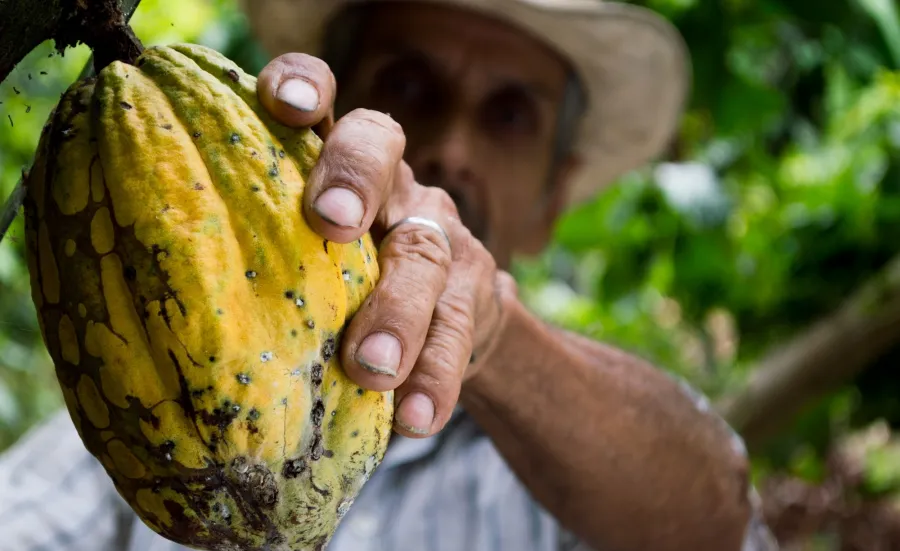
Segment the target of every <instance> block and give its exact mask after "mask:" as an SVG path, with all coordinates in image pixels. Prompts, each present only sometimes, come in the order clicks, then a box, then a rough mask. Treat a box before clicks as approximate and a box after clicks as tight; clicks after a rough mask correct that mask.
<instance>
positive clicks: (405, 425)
mask: <svg viewBox="0 0 900 551" xmlns="http://www.w3.org/2000/svg"><path fill="white" fill-rule="evenodd" d="M434 421H435V407H434V401H433V400H432V399H431V398H430V397H429V396H427V395H426V394H424V393H422V392H411V393H409V394H407V395H406V396H404V397H403V398H402V399H401V400H400V404H399V405H398V406H397V411H396V412H395V414H394V423H395V424H396V425H397V427H399V428H400V429H402V430H403V431H404V432H405V433H408V434H409V435H410V436H414V437H423V436H429V435H431V434H432V432H433V427H434Z"/></svg>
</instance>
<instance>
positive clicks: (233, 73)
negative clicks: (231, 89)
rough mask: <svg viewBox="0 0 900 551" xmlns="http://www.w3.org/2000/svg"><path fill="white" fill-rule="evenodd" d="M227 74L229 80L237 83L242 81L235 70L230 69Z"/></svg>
mask: <svg viewBox="0 0 900 551" xmlns="http://www.w3.org/2000/svg"><path fill="white" fill-rule="evenodd" d="M225 74H226V75H228V78H230V79H231V80H232V81H233V82H237V81H239V80H241V77H240V75H238V72H237V71H235V70H234V69H228V71H226V72H225Z"/></svg>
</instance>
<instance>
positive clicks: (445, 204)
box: [424, 186, 456, 216]
mask: <svg viewBox="0 0 900 551" xmlns="http://www.w3.org/2000/svg"><path fill="white" fill-rule="evenodd" d="M424 189H425V193H426V194H427V195H426V196H427V197H428V198H429V200H430V201H432V202H433V203H434V204H435V206H437V207H438V208H439V209H440V210H441V211H442V212H449V213H452V214H453V216H456V202H454V201H453V198H452V197H450V194H449V193H447V190H445V189H443V188H439V187H433V186H432V187H426V188H424Z"/></svg>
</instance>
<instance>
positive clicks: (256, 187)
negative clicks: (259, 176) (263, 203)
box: [250, 185, 260, 193]
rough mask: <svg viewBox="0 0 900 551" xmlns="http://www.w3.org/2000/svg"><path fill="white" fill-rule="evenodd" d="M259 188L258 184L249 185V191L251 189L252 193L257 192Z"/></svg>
mask: <svg viewBox="0 0 900 551" xmlns="http://www.w3.org/2000/svg"><path fill="white" fill-rule="evenodd" d="M259 189H260V188H259V186H257V185H252V186H250V191H252V192H253V193H257V192H259Z"/></svg>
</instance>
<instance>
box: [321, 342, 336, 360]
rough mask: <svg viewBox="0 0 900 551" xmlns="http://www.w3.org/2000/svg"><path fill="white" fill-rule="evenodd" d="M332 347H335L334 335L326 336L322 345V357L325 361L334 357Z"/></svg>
mask: <svg viewBox="0 0 900 551" xmlns="http://www.w3.org/2000/svg"><path fill="white" fill-rule="evenodd" d="M334 349H335V341H334V337H328V338H327V339H325V344H323V345H322V358H323V359H324V360H325V361H326V362H327V361H328V360H330V359H331V358H333V357H334Z"/></svg>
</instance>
